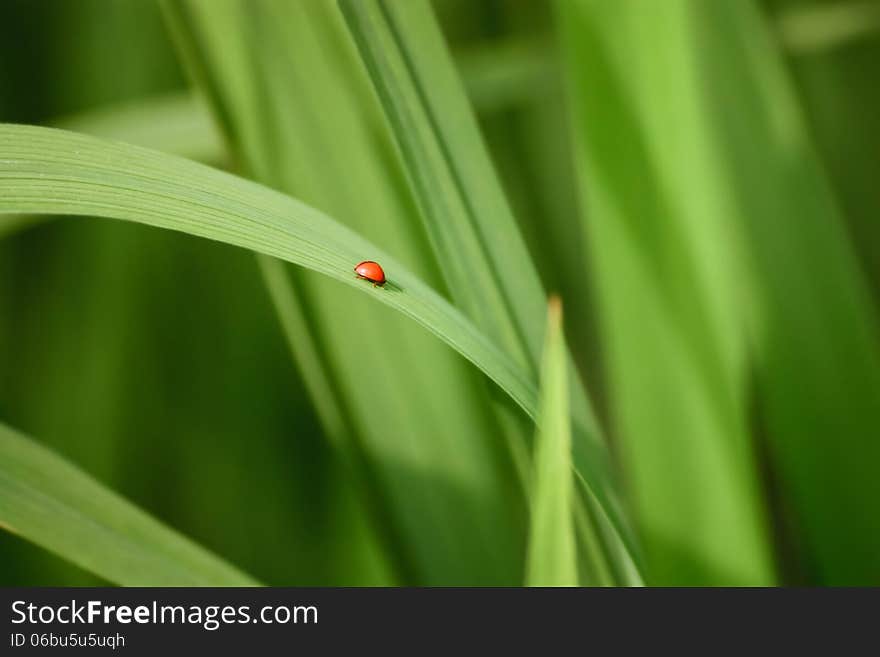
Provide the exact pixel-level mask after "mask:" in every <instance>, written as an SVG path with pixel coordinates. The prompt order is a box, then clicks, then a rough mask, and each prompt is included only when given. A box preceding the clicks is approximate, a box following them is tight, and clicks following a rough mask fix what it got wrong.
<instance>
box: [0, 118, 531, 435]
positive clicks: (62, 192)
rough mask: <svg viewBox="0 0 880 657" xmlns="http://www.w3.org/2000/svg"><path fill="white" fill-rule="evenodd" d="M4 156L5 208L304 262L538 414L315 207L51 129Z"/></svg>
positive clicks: (427, 299)
mask: <svg viewBox="0 0 880 657" xmlns="http://www.w3.org/2000/svg"><path fill="white" fill-rule="evenodd" d="M0 158H2V159H0V192H2V196H0V212H30V213H45V214H53V213H55V214H74V215H91V216H102V217H108V218H114V219H123V220H128V221H135V222H138V223H143V224H146V225H151V226H155V227H158V228H167V229H170V230H177V231H181V232H185V233H188V234H191V235H196V236H198V237H206V238H209V239H214V240H217V241H221V242H225V243H227V244H232V245H235V246H241V247H244V248H247V249H251V250H253V251H257V252H258V253H263V254H266V255H271V256H274V257H277V258H280V259H282V260H287V261H288V262H292V263H295V264H298V265H302V266H303V267H307V268H309V269H312V270H313V271H316V272H319V273H321V274H324V275H326V276H329V277H331V278H335V279H336V280H338V281H341V282H343V283H346V284H347V285H350V286H352V287H354V288H356V289H358V290H359V291H361V292H362V293H364V294H367V295H370V296H371V297H372V298H374V299H375V300H376V301H379V302H380V303H384V304H386V305H388V306H390V307H392V308H394V309H395V310H397V311H398V312H400V313H402V314H404V315H405V316H407V317H409V318H411V319H413V320H414V321H416V322H417V323H419V324H421V325H422V326H423V327H424V328H426V329H427V330H429V331H430V332H432V333H433V334H434V335H436V336H437V337H438V338H440V339H441V340H443V341H444V342H446V343H447V344H448V345H449V346H451V347H452V348H453V349H455V350H456V351H458V352H459V353H460V354H461V355H462V356H464V357H465V358H466V359H467V360H469V361H471V362H472V363H473V364H474V365H476V366H477V367H478V368H479V369H481V370H482V371H483V372H484V373H485V374H486V375H487V376H489V378H490V379H492V380H493V381H495V382H496V383H497V384H498V385H499V386H500V387H501V388H502V389H503V390H504V391H505V392H506V393H507V394H508V395H510V397H511V398H512V399H513V400H514V401H515V402H516V403H517V404H518V405H519V406H520V407H521V408H522V409H523V410H524V411H525V412H526V413H527V414H528V415H529V416H530V417H534V415H535V408H536V398H537V395H536V391H535V384H534V381H533V380H532V379H531V378H530V377H529V375H528V374H527V373H525V372H523V371H522V369H521V368H519V367H517V366H516V365H515V364H514V363H512V362H511V361H510V359H509V358H508V357H507V356H505V355H504V354H503V353H502V352H501V351H500V350H499V349H498V348H497V347H495V346H494V345H493V344H492V343H491V342H490V341H489V340H488V339H487V338H486V337H485V336H484V335H483V334H482V333H480V332H479V331H478V330H477V329H476V328H474V326H473V325H472V324H471V323H470V322H469V321H468V320H467V319H465V317H464V316H463V315H462V314H461V313H460V312H458V311H457V310H456V309H455V308H453V307H452V306H451V305H450V304H449V303H448V302H446V301H444V300H443V298H442V297H441V296H440V295H438V294H437V293H436V292H434V291H433V290H432V289H431V288H429V287H428V286H427V285H425V284H424V283H422V282H421V281H420V280H419V279H418V278H417V277H416V276H414V275H413V274H411V273H410V272H409V271H408V270H407V269H406V268H405V267H404V266H403V265H401V264H400V263H398V262H397V260H395V259H394V258H392V257H391V256H390V255H389V254H386V253H384V252H383V251H382V250H381V249H380V248H379V247H377V246H375V245H373V244H371V243H370V242H368V241H367V240H365V239H363V238H362V237H360V236H359V235H357V234H356V233H354V232H353V231H351V230H349V229H347V228H345V227H344V226H342V225H340V224H338V223H336V222H335V221H333V220H332V219H330V218H329V217H328V216H326V215H324V214H323V213H321V212H319V211H317V210H315V209H314V208H311V207H309V206H307V205H305V204H303V203H300V202H299V201H296V200H294V199H292V198H290V197H288V196H285V195H283V194H280V193H278V192H274V191H272V190H270V189H269V188H267V187H262V186H261V185H257V184H255V183H252V182H250V181H247V180H244V179H242V178H237V177H235V176H232V175H229V174H226V173H223V172H221V171H217V170H214V169H210V168H209V167H205V166H202V165H199V164H196V163H194V162H189V161H187V160H182V159H179V158H176V157H173V156H170V155H164V154H162V153H157V152H153V151H150V150H147V149H142V148H138V147H134V146H129V145H124V144H114V143H110V142H104V141H102V140H98V139H94V138H91V137H84V136H82V135H76V134H74V133H69V132H64V131H60V130H53V129H50V128H38V127H33V126H20V125H9V124H3V125H0ZM0 221H2V219H0ZM365 258H370V259H376V260H378V261H380V262H381V263H382V264H383V266H384V268H385V271H386V275H387V277H388V283H387V284H386V286H385V287H384V288H376V287H373V286H372V285H369V284H367V283H365V282H364V281H362V280H358V279H357V278H356V277H355V275H354V273H353V271H352V270H353V266H354V264H356V263H357V262H359V261H360V260H363V259H365Z"/></svg>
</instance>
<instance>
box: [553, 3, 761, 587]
mask: <svg viewBox="0 0 880 657" xmlns="http://www.w3.org/2000/svg"><path fill="white" fill-rule="evenodd" d="M557 6H558V7H559V10H560V12H559V13H560V20H559V23H560V25H561V26H562V29H563V33H564V37H565V40H564V41H565V53H566V65H567V68H568V73H569V78H570V82H571V92H572V99H573V101H574V103H573V111H572V117H573V120H574V124H575V133H576V138H577V155H578V163H579V165H580V171H579V178H580V183H581V186H582V188H583V190H584V193H583V198H584V200H585V205H586V211H585V212H584V213H583V219H584V221H583V223H584V230H585V234H586V237H587V243H588V244H589V245H590V248H591V249H592V254H593V257H592V258H591V265H592V270H591V271H590V272H588V273H589V275H590V276H591V277H592V278H593V279H594V280H595V282H596V287H597V291H598V294H597V299H598V308H599V316H600V322H601V328H602V333H603V344H604V350H605V361H606V367H607V370H608V375H609V384H610V395H609V396H610V402H611V414H612V418H613V421H614V425H615V429H616V434H617V437H618V440H619V444H620V453H621V456H622V460H623V462H624V465H625V467H626V470H627V481H628V482H629V483H630V485H631V486H632V490H633V492H632V500H633V502H634V505H635V510H636V519H637V524H638V526H639V528H640V532H641V534H642V538H643V540H644V545H645V550H646V556H647V569H648V581H649V582H653V583H664V582H665V583H685V582H690V583H694V584H712V583H714V584H720V583H751V584H761V583H768V582H771V581H772V566H771V564H770V555H769V544H768V537H767V535H766V532H765V529H764V522H765V518H764V517H763V513H762V509H761V507H760V505H759V499H758V495H759V490H758V482H757V477H756V475H755V472H754V470H753V469H752V462H753V461H752V454H751V449H750V444H749V434H748V418H747V415H746V408H747V399H746V394H745V390H746V386H747V385H748V368H747V365H746V349H747V345H746V343H745V340H744V335H743V333H742V330H741V329H742V326H743V325H744V323H745V321H746V317H745V315H746V312H745V309H748V308H750V307H751V304H752V298H751V297H750V291H749V285H750V284H751V279H750V277H749V275H748V273H747V271H746V270H745V268H744V266H743V265H742V263H741V261H740V256H741V250H742V244H741V240H742V236H741V234H740V233H739V231H738V229H737V228H736V226H735V225H733V226H732V225H730V224H729V223H728V221H727V219H728V216H727V215H726V214H725V213H726V212H727V211H728V208H726V207H725V203H726V199H725V196H724V194H723V193H719V181H718V179H717V178H716V177H715V175H714V174H715V172H716V171H717V168H718V167H719V166H720V165H719V160H718V154H717V153H714V152H712V151H711V150H707V148H706V146H707V140H706V134H705V126H704V124H703V115H702V113H701V112H700V111H699V110H698V108H697V107H695V105H694V98H693V96H691V95H690V94H689V85H691V84H692V66H693V58H695V57H698V56H701V55H699V54H698V51H695V50H692V47H691V44H690V43H689V41H688V39H687V38H685V35H687V30H688V28H689V26H688V24H687V22H686V19H685V14H686V8H685V3H682V2H664V3H649V4H648V5H645V4H642V3H638V2H619V3H604V2H594V1H591V0H577V1H571V2H564V1H560V2H558V3H557ZM707 47H708V46H707ZM634 61H635V62H638V63H639V66H638V67H635V68H633V66H632V63H633V62H634ZM722 245H723V248H724V250H723V251H721V252H719V249H720V248H721V247H722Z"/></svg>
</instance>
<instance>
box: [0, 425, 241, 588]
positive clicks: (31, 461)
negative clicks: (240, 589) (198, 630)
mask: <svg viewBox="0 0 880 657" xmlns="http://www.w3.org/2000/svg"><path fill="white" fill-rule="evenodd" d="M0 527H2V528H3V529H6V530H8V531H10V532H12V533H13V534H17V535H20V536H21V537H22V538H25V539H27V540H29V541H32V542H33V543H36V544H37V545H41V546H42V547H44V548H46V549H48V550H50V551H52V552H54V553H55V554H58V555H60V556H61V557H63V558H65V559H67V560H69V561H71V562H73V563H75V564H76V565H78V566H80V567H82V568H85V569H86V570H88V571H91V572H92V573H94V574H96V575H99V576H100V577H103V578H105V579H107V580H108V581H110V582H113V583H116V584H122V585H124V586H253V585H255V584H257V582H256V581H255V580H253V579H251V578H250V577H249V576H247V575H245V574H244V573H242V572H241V571H239V570H237V569H236V568H235V567H233V566H231V565H230V564H228V563H226V562H224V561H223V560H222V559H220V558H218V557H216V556H214V555H213V554H211V553H210V552H208V551H207V550H205V549H204V548H202V547H200V546H198V545H196V544H195V543H193V542H192V541H190V540H189V539H187V538H185V537H184V536H181V535H180V534H178V533H176V532H175V531H173V530H172V529H170V528H168V527H166V526H165V525H163V524H162V523H160V522H159V521H157V520H156V519H155V518H153V517H151V516H150V515H148V514H147V513H145V512H144V511H142V510H140V509H138V508H137V507H136V506H134V505H133V504H131V503H130V502H128V501H126V500H125V499H123V498H122V497H120V496H119V495H117V494H116V493H114V492H113V491H111V490H109V489H107V488H105V487H104V486H102V485H101V484H100V483H98V482H97V481H95V480H94V479H92V478H91V477H90V476H89V475H87V474H86V473H84V472H83V471H81V470H79V469H78V468H77V467H75V466H74V465H72V464H70V463H68V462H67V461H65V460H64V459H62V458H61V457H59V456H58V455H56V454H54V453H53V452H51V451H50V450H48V449H46V448H45V447H43V446H41V445H39V444H38V443H36V442H34V441H33V440H30V439H29V438H26V437H24V436H22V435H21V434H19V433H17V432H15V431H13V430H12V429H10V428H9V427H6V426H4V425H2V424H0Z"/></svg>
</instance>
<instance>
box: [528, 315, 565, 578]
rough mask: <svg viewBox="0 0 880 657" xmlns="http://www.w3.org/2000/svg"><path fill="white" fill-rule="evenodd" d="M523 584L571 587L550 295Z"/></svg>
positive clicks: (556, 318) (561, 345)
mask: <svg viewBox="0 0 880 657" xmlns="http://www.w3.org/2000/svg"><path fill="white" fill-rule="evenodd" d="M537 424H538V431H537V435H536V438H535V459H534V477H533V481H532V514H531V528H530V531H529V550H528V560H527V562H526V585H527V586H577V584H578V574H577V561H576V558H575V554H576V553H575V534H574V521H573V515H572V513H573V512H572V496H573V493H574V482H573V480H572V471H571V424H570V419H569V409H568V381H567V377H566V351H565V342H564V340H563V337H562V305H561V302H560V301H559V299H557V298H551V299H550V303H549V311H548V315H547V337H546V340H545V347H544V359H543V364H542V366H541V398H540V402H539V407H538V422H537Z"/></svg>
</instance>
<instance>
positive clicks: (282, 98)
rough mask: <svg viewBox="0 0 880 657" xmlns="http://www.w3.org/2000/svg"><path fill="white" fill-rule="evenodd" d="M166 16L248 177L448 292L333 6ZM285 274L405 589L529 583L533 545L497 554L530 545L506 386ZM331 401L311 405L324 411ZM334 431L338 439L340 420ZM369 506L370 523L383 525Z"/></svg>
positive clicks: (333, 292)
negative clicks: (497, 407)
mask: <svg viewBox="0 0 880 657" xmlns="http://www.w3.org/2000/svg"><path fill="white" fill-rule="evenodd" d="M164 6H165V8H166V9H167V10H168V11H167V13H168V16H169V18H170V19H171V20H170V23H171V25H172V27H173V28H174V32H175V35H176V36H177V41H178V45H179V46H180V47H181V49H182V50H183V52H184V54H185V56H186V62H187V63H188V67H189V69H190V71H191V74H192V77H193V78H194V79H195V80H196V81H197V82H198V83H199V86H200V87H201V89H202V90H203V91H204V92H205V93H206V95H207V96H208V97H209V99H210V100H211V102H212V106H213V109H214V111H215V113H216V115H217V116H218V117H220V119H221V121H220V122H221V124H222V125H223V126H225V132H226V136H227V139H228V140H229V143H230V147H231V150H232V151H233V153H234V154H235V161H236V162H238V163H239V164H240V166H241V167H242V168H243V171H244V172H245V173H246V174H247V175H248V176H251V177H253V178H254V179H256V180H259V181H260V182H263V183H265V184H267V185H271V186H272V187H274V188H276V189H278V190H281V191H284V192H286V193H288V194H290V195H292V196H294V197H296V198H299V199H302V200H304V201H305V202H307V203H308V204H310V205H312V206H314V207H316V208H319V209H321V210H322V211H324V212H326V213H327V214H329V215H330V216H333V217H334V218H335V219H337V220H338V221H340V222H342V223H344V224H346V225H347V226H349V227H351V228H352V229H354V230H355V231H356V232H358V233H360V234H362V235H365V236H368V237H369V238H370V239H371V240H372V241H373V242H374V243H378V244H381V245H382V246H383V248H384V250H385V251H386V252H391V253H394V254H395V256H396V257H397V258H398V259H399V260H401V261H402V262H404V263H405V264H406V265H407V266H408V267H410V268H411V269H412V270H413V271H415V272H416V273H417V274H418V276H419V277H420V278H421V279H422V280H424V281H427V282H428V284H429V285H432V286H433V287H434V288H435V289H438V290H441V291H442V290H443V287H442V281H441V279H440V277H439V276H438V275H437V267H436V263H435V262H434V259H433V257H432V254H431V251H430V248H429V247H428V244H427V240H426V238H425V236H424V234H423V232H422V231H421V230H420V227H419V225H418V222H416V221H413V219H414V214H413V203H412V199H411V198H410V197H409V195H408V193H407V189H406V185H405V183H404V181H403V176H402V173H401V171H400V168H399V167H398V166H397V162H396V159H395V158H394V154H393V149H392V145H391V143H390V141H389V139H388V136H387V133H386V132H385V131H383V130H382V125H381V115H380V114H379V108H378V106H377V104H376V103H375V101H374V100H373V98H372V95H371V93H370V89H369V86H368V80H367V78H366V75H365V73H364V71H363V67H362V65H361V64H360V62H359V61H358V60H357V53H356V51H355V49H354V47H353V45H352V44H351V43H350V39H349V36H348V34H347V32H346V30H345V25H344V23H343V21H342V17H341V15H340V14H339V12H338V9H337V7H336V6H335V4H334V3H330V2H309V3H290V2H279V1H272V0H269V1H267V2H261V3H259V4H256V5H255V4H254V3H252V2H244V1H238V0H231V1H230V0H227V1H224V2H197V1H188V2H167V3H165V5H164ZM328 44H332V47H328ZM255 99H256V102H255ZM288 279H289V281H290V282H291V284H292V288H293V289H294V290H295V293H294V294H295V299H294V300H293V303H288V304H286V307H288V308H292V307H293V306H294V305H296V306H299V307H300V309H299V310H296V311H295V312H298V313H299V314H300V315H301V316H302V317H303V318H304V319H305V320H306V322H305V323H304V324H303V325H302V326H301V328H303V329H305V330H307V331H308V332H309V333H310V337H309V338H308V339H306V340H302V339H301V337H299V338H297V339H296V340H295V341H292V342H291V344H292V346H293V348H294V350H296V351H297V352H306V351H312V352H313V354H314V355H315V356H317V358H315V359H310V355H309V354H306V353H297V354H296V356H295V358H296V361H297V362H304V361H308V360H311V361H312V362H314V363H316V365H317V367H316V368H312V369H311V370H306V369H302V374H303V377H304V378H305V379H306V385H307V387H308V388H309V389H310V390H320V389H322V388H323V389H327V388H328V386H324V385H323V383H322V381H321V379H324V380H326V381H328V382H329V383H330V386H329V388H330V389H331V390H332V394H333V404H334V405H336V406H337V407H338V412H339V414H340V416H341V417H344V418H346V419H347V420H348V421H349V422H348V425H349V426H350V428H351V430H350V431H348V432H345V434H344V435H343V436H342V440H336V441H335V442H336V443H337V444H341V445H343V449H344V453H343V454H342V456H343V458H344V459H345V460H347V461H348V462H350V463H353V464H355V465H356V468H355V469H354V470H353V473H352V474H353V479H360V480H361V481H364V482H368V483H369V482H374V483H375V485H374V486H373V485H371V486H370V488H371V490H369V491H366V494H365V493H364V492H360V493H359V497H360V499H361V500H364V501H368V500H370V499H374V498H375V499H379V500H381V501H382V504H381V505H380V506H381V507H382V508H383V509H384V511H383V512H381V514H380V515H381V516H382V518H383V520H382V521H380V524H379V525H378V527H379V529H380V532H379V533H380V535H381V534H390V536H385V537H384V538H385V539H386V545H390V546H393V549H390V550H386V553H387V559H388V561H389V562H390V563H391V564H393V566H394V567H395V569H396V570H397V571H398V574H399V577H400V580H401V581H403V582H405V583H414V584H418V583H420V584H437V585H439V584H449V583H460V582H473V583H485V584H510V583H513V582H516V581H518V580H519V578H520V577H521V573H522V559H523V554H522V551H521V550H511V551H506V552H503V553H500V554H499V553H498V552H497V551H496V550H494V549H492V547H491V546H493V545H497V544H505V545H521V544H522V543H523V542H524V525H525V518H526V507H525V504H524V500H523V498H522V495H521V494H520V493H518V492H517V491H515V490H512V489H511V486H512V484H513V481H512V479H513V473H512V472H511V467H510V465H509V459H508V457H507V456H506V454H505V453H504V444H503V442H502V440H500V439H499V436H500V431H499V429H498V426H497V423H496V422H495V419H494V417H493V416H492V414H491V412H490V411H491V405H490V398H491V397H493V396H495V395H497V394H498V391H497V390H496V389H495V388H494V386H487V385H486V381H485V379H484V377H482V376H481V375H480V374H479V372H478V371H476V370H475V369H473V368H470V367H468V366H467V363H465V362H464V361H463V360H462V359H461V358H459V357H458V356H457V354H455V353H454V352H452V351H450V350H448V349H446V348H445V346H444V345H443V344H441V343H440V342H438V341H437V340H435V339H433V337H432V336H430V335H429V334H427V333H425V332H424V331H422V330H421V329H420V328H419V327H418V326H416V325H415V324H413V323H412V322H408V321H407V320H406V319H405V318H404V317H402V316H400V315H399V314H397V313H388V312H386V311H385V309H384V308H382V307H381V306H379V305H377V304H374V303H372V301H371V300H370V299H369V298H368V297H367V296H365V295H361V294H358V293H357V290H356V289H352V288H348V287H346V286H340V285H337V284H336V282H335V281H333V280H330V279H327V278H326V277H323V276H318V275H315V274H314V273H313V272H311V271H304V270H298V269H295V268H294V269H290V271H289V272H288ZM288 296H289V295H288ZM340 318H351V319H350V320H349V319H347V320H346V321H340ZM302 335H303V334H302V333H300V336H302ZM309 345H314V347H315V349H310V347H309ZM318 368H320V372H319V371H318ZM310 378H314V381H309V379H310ZM366 382H369V385H365V383H366ZM313 397H314V395H313ZM501 397H502V398H503V395H502V396H501ZM321 404H322V402H321V401H319V400H315V406H316V408H320V407H321ZM511 406H513V405H512V404H511ZM513 413H514V414H515V415H517V416H518V418H519V420H520V422H523V420H524V419H525V418H524V417H523V416H522V415H521V414H520V413H519V412H518V411H517V410H516V409H515V408H513ZM524 423H525V424H528V422H527V421H525V422H524ZM323 424H324V425H325V428H326V429H327V430H328V431H330V430H332V428H333V423H332V422H327V421H326V420H325V421H324V422H323ZM370 506H372V505H370V504H369V503H368V505H367V508H365V509H364V510H365V511H366V513H365V514H364V515H365V516H367V517H369V516H371V515H377V514H372V513H370V511H371V509H370V508H369V507H370ZM384 518H389V519H390V520H392V521H393V522H390V523H387V522H385V521H384ZM380 538H382V536H380Z"/></svg>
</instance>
